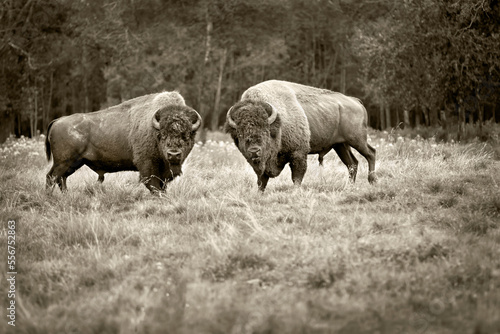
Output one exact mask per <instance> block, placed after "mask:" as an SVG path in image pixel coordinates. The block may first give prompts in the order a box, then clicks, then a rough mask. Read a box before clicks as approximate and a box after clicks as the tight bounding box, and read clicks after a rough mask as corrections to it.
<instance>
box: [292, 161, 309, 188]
mask: <svg viewBox="0 0 500 334" xmlns="http://www.w3.org/2000/svg"><path fill="white" fill-rule="evenodd" d="M290 169H291V170H292V181H293V184H294V185H296V186H300V185H301V184H302V179H303V178H304V175H305V174H306V170H307V153H294V154H293V155H292V157H291V159H290Z"/></svg>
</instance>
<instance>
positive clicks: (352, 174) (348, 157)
mask: <svg viewBox="0 0 500 334" xmlns="http://www.w3.org/2000/svg"><path fill="white" fill-rule="evenodd" d="M333 149H334V150H335V152H337V155H338V156H339V158H340V160H341V161H342V162H343V163H344V165H346V167H347V170H348V171H349V180H350V181H351V182H352V183H354V182H355V181H356V175H357V174H358V160H357V159H356V157H355V156H354V154H353V153H352V151H351V147H350V146H349V145H347V144H346V143H340V144H335V145H333Z"/></svg>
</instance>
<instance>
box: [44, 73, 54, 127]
mask: <svg viewBox="0 0 500 334" xmlns="http://www.w3.org/2000/svg"><path fill="white" fill-rule="evenodd" d="M53 93H54V71H52V72H50V85H49V96H48V98H47V108H45V112H44V118H43V120H42V126H43V131H45V129H46V128H47V126H48V125H49V119H50V112H51V111H52V95H53Z"/></svg>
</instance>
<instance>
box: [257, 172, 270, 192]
mask: <svg viewBox="0 0 500 334" xmlns="http://www.w3.org/2000/svg"><path fill="white" fill-rule="evenodd" d="M268 181H269V175H267V174H266V173H263V174H262V175H260V176H259V177H258V179H257V185H258V186H259V190H260V191H262V192H264V190H265V189H266V186H267V182H268Z"/></svg>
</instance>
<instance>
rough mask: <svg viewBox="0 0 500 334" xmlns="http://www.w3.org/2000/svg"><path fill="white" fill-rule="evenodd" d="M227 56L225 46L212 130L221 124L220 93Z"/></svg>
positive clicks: (211, 125)
mask: <svg viewBox="0 0 500 334" xmlns="http://www.w3.org/2000/svg"><path fill="white" fill-rule="evenodd" d="M226 56H227V48H224V51H223V52H222V57H221V59H220V65H219V80H218V81H217V92H216V93H215V104H214V110H213V113H212V119H211V121H212V122H211V124H210V129H211V130H212V131H215V130H217V128H218V126H219V116H220V95H221V90H222V76H223V74H224V64H225V63H226Z"/></svg>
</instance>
